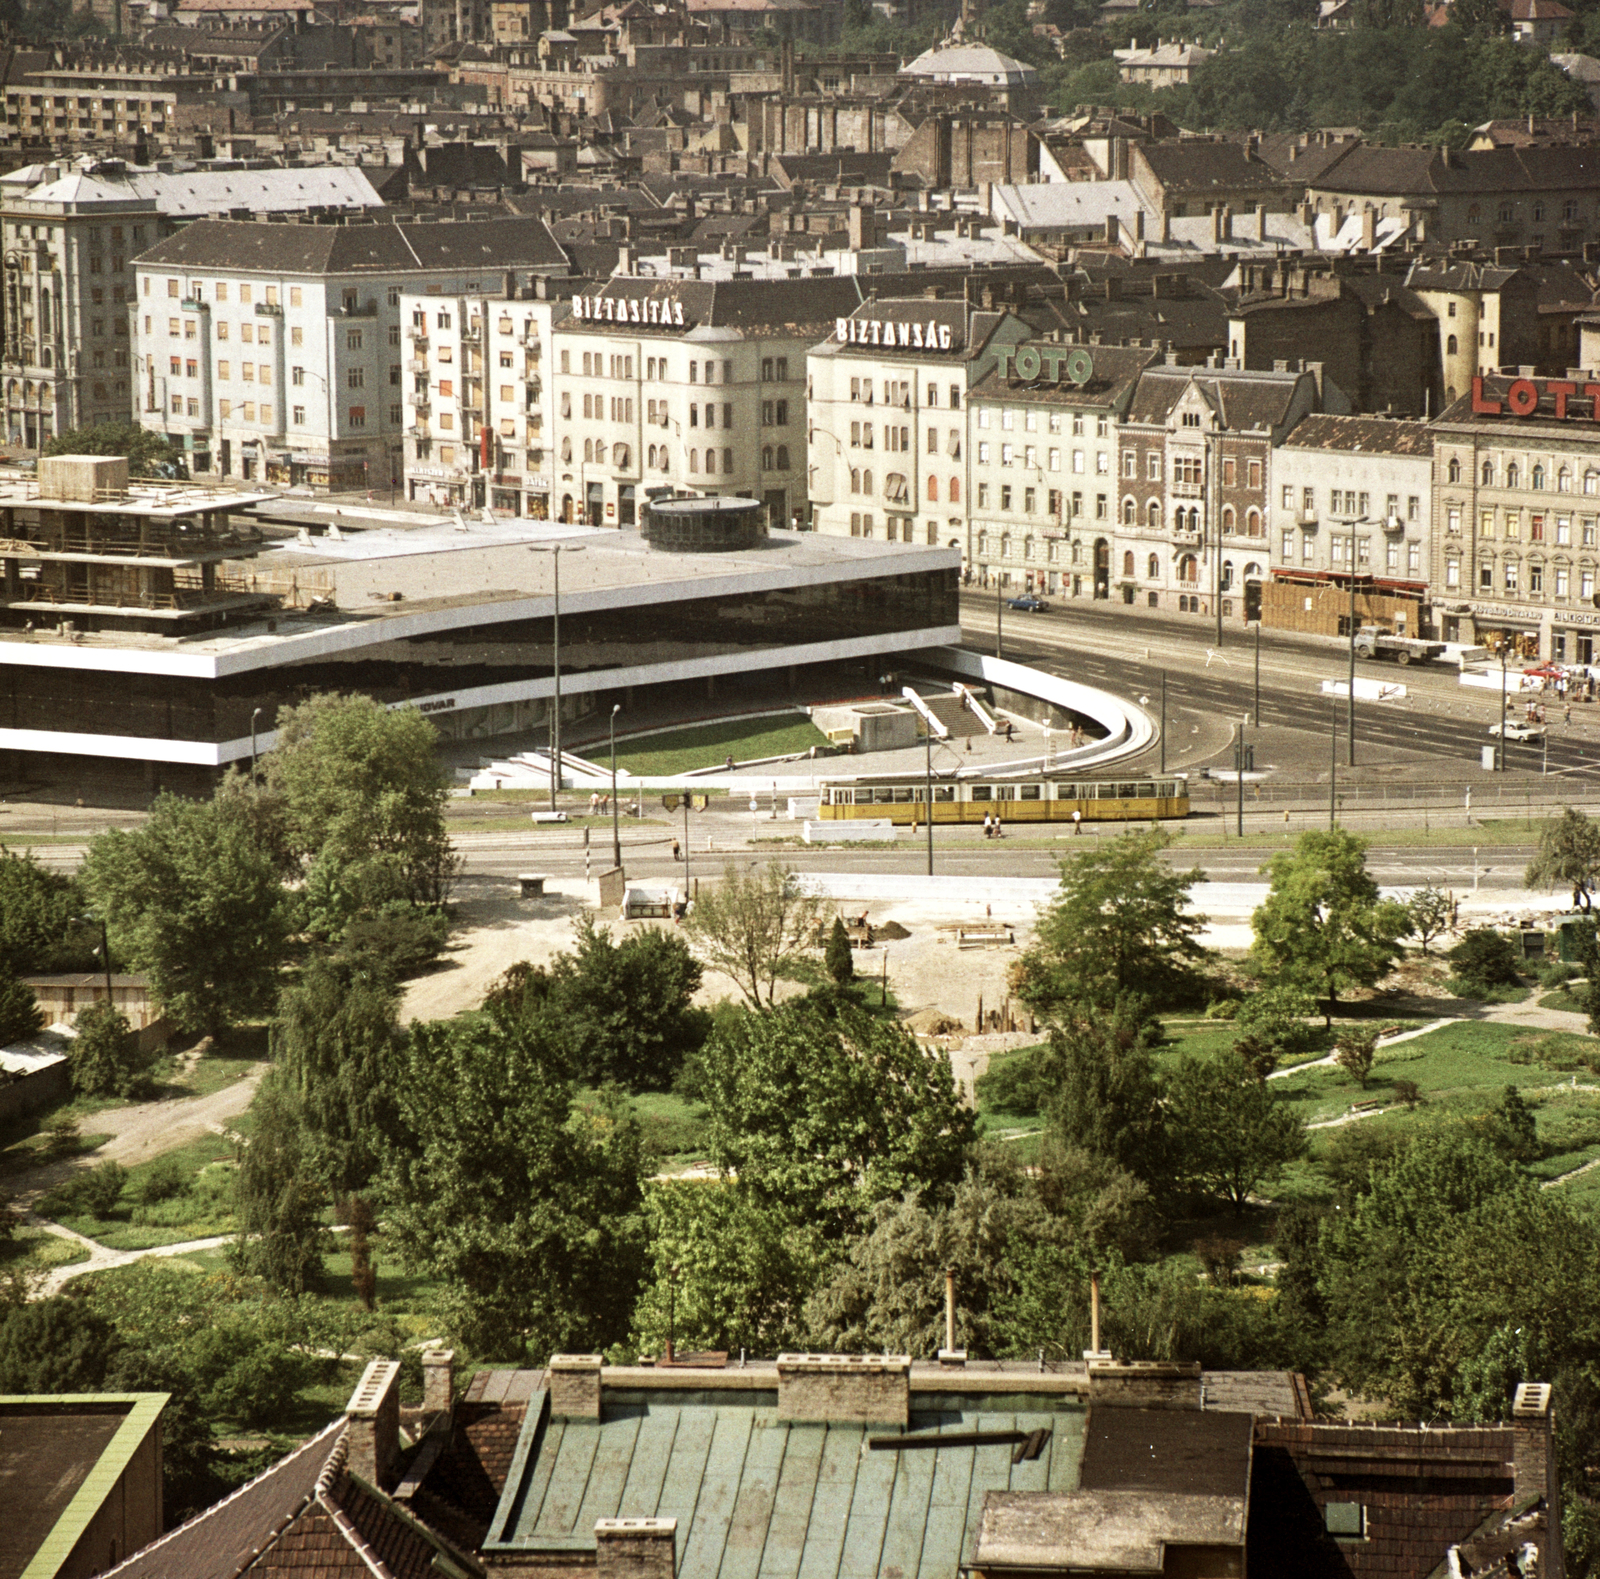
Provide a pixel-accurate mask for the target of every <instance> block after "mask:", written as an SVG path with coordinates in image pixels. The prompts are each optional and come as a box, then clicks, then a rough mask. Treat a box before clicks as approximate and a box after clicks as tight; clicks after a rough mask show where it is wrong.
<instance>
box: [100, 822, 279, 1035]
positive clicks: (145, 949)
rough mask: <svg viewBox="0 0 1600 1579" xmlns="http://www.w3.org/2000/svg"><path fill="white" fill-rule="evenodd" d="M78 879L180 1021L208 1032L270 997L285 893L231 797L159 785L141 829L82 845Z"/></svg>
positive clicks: (118, 943)
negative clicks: (190, 796)
mask: <svg viewBox="0 0 1600 1579" xmlns="http://www.w3.org/2000/svg"><path fill="white" fill-rule="evenodd" d="M84 883H85V886H86V887H87V888H88V890H89V892H90V894H91V895H92V897H93V899H94V903H95V905H96V907H97V909H98V910H99V912H100V913H101V914H102V915H104V916H105V917H106V919H107V922H108V925H109V927H110V930H111V935H112V940H113V946H114V948H115V951H116V953H117V954H118V955H119V956H121V957H122V958H124V959H126V960H127V961H128V963H129V964H130V965H132V966H133V968H134V969H136V970H141V971H145V972H147V973H148V974H149V976H150V978H151V982H152V984H153V985H154V987H155V992H156V996H157V997H158V998H159V999H160V1001H161V1003H162V1005H163V1007H164V1008H165V1009H166V1010H167V1012H168V1013H170V1014H171V1015H172V1016H173V1017H174V1018H175V1019H176V1020H177V1021H178V1022H179V1024H181V1025H183V1026H185V1027H187V1028H189V1029H192V1030H200V1031H205V1032H207V1033H210V1034H215V1033H217V1032H219V1031H220V1030H222V1028H223V1027H224V1026H226V1025H227V1024H228V1023H229V1022H230V1021H231V1020H234V1019H236V1018H238V1017H240V1016H242V1015H246V1014H251V1013H254V1012H257V1011H258V1010H260V1009H262V1008H264V1007H265V1006H266V1005H267V1004H268V1003H269V1002H270V1001H271V996H272V991H273V988H274V986H275V985H276V981H277V966H278V962H279V960H280V959H281V958H282V956H283V949H284V939H285V936H286V933H287V930H288V925H289V901H288V896H287V894H286V893H285V892H284V889H283V886H282V884H281V883H280V882H279V881H278V875H277V872H276V870H275V868H274V862H273V859H272V856H271V854H270V852H269V851H268V850H266V849H264V848H263V847H262V845H261V843H260V842H259V840H258V839H257V837H256V835H255V832H254V830H252V828H251V827H250V826H249V824H248V822H247V821H246V820H245V819H244V818H243V817H242V816H241V815H240V814H239V807H238V803H237V801H235V800H231V799H228V798H218V799H216V800H213V801H190V800H184V799H182V798H181V797H180V796H177V795H165V794H164V795H158V796H157V797H156V799H155V801H154V802H153V804H152V806H151V808H150V817H149V820H148V821H147V822H146V824H145V825H144V827H143V828H140V829H138V830H136V831H132V832H129V831H125V830H121V829H113V830H111V831H110V832H108V833H102V834H100V835H98V836H97V837H96V838H95V839H94V840H93V841H92V842H91V843H90V845H89V854H88V858H87V860H86V861H85V863H84Z"/></svg>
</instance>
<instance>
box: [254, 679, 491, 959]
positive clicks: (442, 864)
mask: <svg viewBox="0 0 1600 1579" xmlns="http://www.w3.org/2000/svg"><path fill="white" fill-rule="evenodd" d="M276 728H277V734H278V743H277V747H276V749H274V750H273V751H272V752H271V753H270V754H269V755H268V756H267V758H266V760H265V769H266V782H267V790H268V794H269V796H270V797H271V799H272V802H273V803H274V805H275V807H276V809H277V816H278V818H279V819H280V827H281V838H282V841H283V851H284V853H285V854H286V855H287V856H288V857H289V858H290V859H292V860H293V861H295V862H296V863H298V864H299V865H301V866H303V867H304V869H305V873H306V895H307V909H308V913H309V915H308V919H309V924H310V926H311V928H312V930H313V931H314V932H320V933H323V934H325V935H328V936H335V935H337V934H338V933H339V932H340V931H341V930H342V929H343V928H344V926H345V925H346V923H347V922H348V921H349V920H350V919H351V918H352V917H353V916H356V915H360V914H370V913H374V912H377V911H379V910H381V909H382V907H383V906H384V905H385V904H387V903H390V902H392V901H395V900H400V901H404V902H405V903H407V904H412V905H423V906H432V905H438V904H441V903H443V902H444V900H445V899H446V898H447V896H448V893H449V889H450V883H451V880H452V879H453V878H454V876H455V873H456V871H457V869H458V864H459V863H458V862H457V860H456V858H455V856H453V855H452V854H451V851H450V837H449V834H448V833H447V832H446V830H445V826H444V804H445V798H446V795H447V792H448V784H447V782H446V779H445V775H444V770H443V769H442V768H441V767H440V765H439V760H438V754H437V748H438V741H439V736H438V731H437V730H435V729H434V727H433V725H432V724H430V723H429V722H428V720H427V719H426V718H425V717H424V716H423V715H422V714H421V713H419V712H417V711H416V709H415V708H410V707H402V708H394V709H390V708H386V707H384V706H383V704H382V703H380V702H375V701H374V700H373V699H372V698H371V697H369V696H339V695H333V694H324V695H321V696H313V697H312V698H311V699H310V700H309V701H305V702H302V703H300V704H299V705H298V706H295V707H288V708H282V709H280V710H279V712H278V716H277V722H276Z"/></svg>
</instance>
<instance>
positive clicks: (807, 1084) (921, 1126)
mask: <svg viewBox="0 0 1600 1579" xmlns="http://www.w3.org/2000/svg"><path fill="white" fill-rule="evenodd" d="M705 1063H706V1075H705V1084H706V1102H707V1105H708V1106H709V1108H710V1110H711V1133H710V1147H709V1149H710V1153H711V1159H712V1161H713V1162H714V1163H715V1164H716V1166H717V1167H718V1168H719V1169H720V1170H721V1172H722V1173H723V1174H724V1176H727V1177H732V1178H735V1179H737V1180H738V1183H739V1188H740V1189H741V1190H742V1191H743V1192H745V1193H746V1194H747V1195H748V1196H749V1197H750V1198H751V1199H752V1200H754V1201H755V1202H756V1203H757V1204H759V1205H763V1206H772V1207H775V1208H781V1209H782V1210H784V1211H785V1212H787V1213H788V1214H790V1216H791V1217H792V1218H793V1219H794V1220H796V1221H800V1222H806V1223H811V1224H815V1225H818V1226H821V1227H823V1228H824V1231H825V1232H826V1233H827V1235H828V1237H829V1238H836V1237H838V1236H840V1235H842V1234H847V1233H849V1232H851V1231H852V1230H854V1229H855V1228H856V1227H858V1226H859V1225H860V1224H861V1223H862V1222H863V1221H864V1220H865V1219H866V1217H867V1215H868V1213H869V1212H870V1211H871V1209H872V1207H873V1206H874V1205H875V1204H876V1203H877V1202H878V1201H881V1200H891V1199H898V1198H899V1197H901V1196H902V1195H905V1194H907V1193H910V1194H912V1195H914V1196H916V1197H917V1198H918V1199H920V1200H938V1199H945V1198H948V1193H949V1191H950V1190H951V1188H953V1187H954V1185H955V1183H956V1181H957V1180H958V1179H960V1177H961V1174H962V1169H963V1166H964V1164H965V1160H966V1153H967V1149H968V1147H969V1146H970V1145H971V1144H972V1141H973V1138H974V1135H975V1133H976V1128H975V1120H974V1117H973V1114H972V1110H971V1109H970V1108H969V1107H968V1106H967V1105H966V1103H965V1102H963V1101H962V1099H961V1093H960V1090H959V1088H958V1087H957V1085H956V1082H955V1077H954V1075H953V1074H952V1073H951V1071H950V1063H949V1060H948V1059H947V1058H946V1057H945V1056H944V1055H943V1054H942V1053H939V1052H935V1051H929V1050H928V1049H926V1048H924V1047H922V1046H921V1045H920V1044H919V1043H918V1042H917V1041H916V1039H915V1038H914V1037H912V1036H911V1035H910V1034H909V1033H908V1032H907V1031H905V1030H904V1029H902V1028H901V1027H900V1026H899V1025H896V1024H892V1023H887V1022H885V1021H883V1020H879V1019H875V1018H873V1017H872V1016H871V1015H869V1014H867V1013H866V1012H865V1011H864V1010H863V1009H861V1008H860V1007H858V1006H857V1005H855V1004H849V1003H846V1004H842V1005H840V1006H839V1007H838V1009H837V1012H835V1013H825V1012H823V1011H822V1010H820V1009H819V1008H818V1007H817V1006H816V1005H814V1004H811V1003H806V1002H799V1003H792V1004H784V1005H782V1006H781V1007H779V1008H776V1009H773V1010H770V1011H768V1012H767V1013H763V1014H746V1015H744V1016H741V1017H740V1018H739V1019H738V1020H737V1021H735V1022H733V1023H732V1024H729V1025H726V1026H724V1027H720V1028H719V1029H718V1030H717V1031H716V1032H715V1033H713V1035H712V1037H711V1040H710V1041H709V1042H708V1043H707V1044H706V1053H705Z"/></svg>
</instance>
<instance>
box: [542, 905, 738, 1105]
mask: <svg viewBox="0 0 1600 1579" xmlns="http://www.w3.org/2000/svg"><path fill="white" fill-rule="evenodd" d="M576 941H577V950H576V952H574V953H571V954H559V955H557V956H556V958H555V960H554V962H553V963H552V965H551V969H550V992H551V1009H552V1011H553V1013H554V1014H555V1016H556V1017H557V1022H558V1024H559V1027H560V1033H561V1037H562V1040H563V1041H564V1042H565V1043H566V1045H567V1047H568V1049H569V1057H570V1064H569V1067H570V1068H571V1069H572V1072H573V1074H574V1076H575V1077H576V1078H577V1079H579V1080H583V1081H586V1082H587V1083H589V1084H591V1085H600V1084H602V1083H603V1082H605V1081H608V1080H614V1081H616V1082H618V1083H619V1084H620V1085H624V1086H626V1087H628V1089H629V1090H632V1091H645V1090H657V1091H659V1090H665V1089H667V1088H668V1087H670V1086H671V1085H672V1082H673V1079H674V1078H675V1076H676V1075H677V1073H678V1070H679V1068H680V1067H681V1066H682V1064H683V1060H684V1059H685V1058H686V1057H687V1056H688V1055H689V1054H690V1053H692V1052H693V1051H694V1050H695V1049H696V1048H698V1047H699V1046H700V1045H701V1043H703V1042H704V1041H705V1039H706V1035H707V1033H708V1031H709V1029H710V1016H709V1015H708V1014H707V1013H706V1012H705V1011H704V1010H702V1009H697V1008H695V1006H694V1002H693V999H694V995H695V993H696V991H697V990H698V989H699V986H700V978H701V968H700V963H699V961H698V960H696V959H695V957H694V956H693V955H692V954H691V953H690V952H689V948H688V945H687V944H686V943H685V942H684V940H683V939H682V937H680V936H679V935H678V934H677V933H675V932H666V931H663V930H662V929H661V928H660V927H645V928H643V929H642V930H640V931H638V932H634V933H631V934H629V935H627V936H624V937H623V938H622V940H621V941H620V942H616V941H614V940H613V939H612V936H611V933H610V932H609V930H607V929H605V928H603V927H597V926H595V924H594V922H593V920H592V919H591V918H589V917H587V916H585V917H584V918H583V919H582V920H581V921H579V923H578V926H577V940H576Z"/></svg>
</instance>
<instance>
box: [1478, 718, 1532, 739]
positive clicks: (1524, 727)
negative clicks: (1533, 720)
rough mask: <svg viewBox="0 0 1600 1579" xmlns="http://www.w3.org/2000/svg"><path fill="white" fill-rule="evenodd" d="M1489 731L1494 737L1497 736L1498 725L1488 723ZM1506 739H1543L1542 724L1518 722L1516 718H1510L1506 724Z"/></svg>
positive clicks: (1498, 732) (1498, 731)
mask: <svg viewBox="0 0 1600 1579" xmlns="http://www.w3.org/2000/svg"><path fill="white" fill-rule="evenodd" d="M1489 733H1490V734H1491V735H1494V736H1495V737H1496V738H1498V737H1499V734H1500V726H1499V725H1498V724H1490V725H1489ZM1506 739H1507V740H1543V739H1544V725H1543V724H1521V723H1518V722H1517V721H1516V719H1512V720H1510V721H1509V722H1508V723H1507V724H1506Z"/></svg>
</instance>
